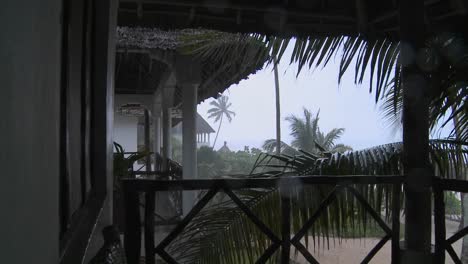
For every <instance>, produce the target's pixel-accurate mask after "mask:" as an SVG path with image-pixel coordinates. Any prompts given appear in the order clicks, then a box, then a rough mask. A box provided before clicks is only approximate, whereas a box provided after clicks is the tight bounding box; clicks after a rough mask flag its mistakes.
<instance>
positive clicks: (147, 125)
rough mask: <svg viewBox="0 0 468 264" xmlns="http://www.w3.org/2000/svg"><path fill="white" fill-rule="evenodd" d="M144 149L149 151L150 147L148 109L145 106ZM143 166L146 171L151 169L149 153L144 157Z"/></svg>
mask: <svg viewBox="0 0 468 264" xmlns="http://www.w3.org/2000/svg"><path fill="white" fill-rule="evenodd" d="M145 151H148V152H151V147H150V113H149V111H148V109H146V108H145ZM145 167H146V171H147V172H150V171H151V155H148V156H146V158H145Z"/></svg>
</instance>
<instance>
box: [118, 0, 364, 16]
mask: <svg viewBox="0 0 468 264" xmlns="http://www.w3.org/2000/svg"><path fill="white" fill-rule="evenodd" d="M120 3H121V4H122V3H127V4H128V3H132V4H133V3H135V1H132V0H122V1H120ZM143 3H144V4H145V5H148V6H150V5H166V6H177V7H188V8H192V7H196V8H214V9H231V10H242V11H254V12H259V13H266V12H265V10H268V11H267V12H273V13H277V14H278V15H280V11H279V10H281V9H285V10H286V12H287V13H288V15H290V16H302V17H308V18H316V19H334V20H343V21H354V20H355V18H354V17H353V16H350V15H345V14H334V13H330V12H314V11H313V10H307V9H299V8H291V7H287V6H283V5H273V6H272V5H268V6H265V5H254V4H243V5H239V4H230V5H229V6H226V5H225V4H223V3H224V2H223V1H203V2H202V3H194V2H193V1H187V0H177V1H172V0H155V1H153V0H151V1H149V0H146V1H143ZM147 11H148V10H145V12H147Z"/></svg>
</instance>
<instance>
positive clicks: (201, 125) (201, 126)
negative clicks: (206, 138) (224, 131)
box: [197, 113, 216, 134]
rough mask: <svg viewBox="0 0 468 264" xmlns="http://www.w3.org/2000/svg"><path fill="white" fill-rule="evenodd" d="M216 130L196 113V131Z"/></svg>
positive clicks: (208, 131) (206, 132)
mask: <svg viewBox="0 0 468 264" xmlns="http://www.w3.org/2000/svg"><path fill="white" fill-rule="evenodd" d="M214 132H216V131H215V130H214V129H213V128H212V127H211V126H210V124H208V122H206V120H205V119H204V118H203V117H202V116H201V115H200V114H199V113H197V133H205V134H210V133H214Z"/></svg>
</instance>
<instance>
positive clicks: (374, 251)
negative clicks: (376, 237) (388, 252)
mask: <svg viewBox="0 0 468 264" xmlns="http://www.w3.org/2000/svg"><path fill="white" fill-rule="evenodd" d="M390 238H392V236H391V234H390V235H386V236H384V237H383V238H382V239H381V240H380V241H379V243H377V245H375V247H374V248H373V249H372V250H371V251H369V253H368V254H367V256H366V257H365V258H364V260H362V262H361V263H362V264H367V263H369V262H370V261H371V260H372V258H373V257H374V256H375V254H377V252H379V250H380V249H381V248H382V247H383V246H384V245H385V243H387V241H388V240H390Z"/></svg>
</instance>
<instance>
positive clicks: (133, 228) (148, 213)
mask: <svg viewBox="0 0 468 264" xmlns="http://www.w3.org/2000/svg"><path fill="white" fill-rule="evenodd" d="M403 179H404V177H403V176H395V175H390V176H377V177H376V176H301V177H284V178H248V179H199V180H149V179H125V180H124V181H123V187H124V191H125V206H126V208H127V214H126V228H125V237H124V241H125V250H126V255H127V259H128V263H129V264H133V263H138V261H139V258H140V250H141V249H140V248H141V226H140V223H141V220H140V212H139V210H138V204H139V195H140V194H142V193H144V194H145V200H146V206H145V210H144V241H145V256H146V263H147V264H154V263H155V255H156V254H157V255H159V256H160V257H161V258H162V259H164V260H165V261H166V262H167V263H170V264H176V263H179V262H177V261H176V260H175V259H174V258H173V257H172V256H171V255H170V254H168V253H167V252H166V247H167V246H168V245H169V244H170V243H171V242H172V241H173V240H174V239H175V238H176V237H177V236H178V235H179V234H181V233H182V232H183V230H184V228H185V227H187V226H188V225H189V223H190V222H191V221H192V220H193V219H194V217H195V216H196V215H197V214H198V213H199V212H200V211H201V210H202V209H203V208H204V207H205V206H206V205H207V204H208V202H209V201H210V200H211V199H212V198H213V197H214V196H215V195H216V194H217V193H218V192H224V193H225V194H226V195H227V196H229V197H230V198H231V199H232V201H233V202H234V203H235V204H236V205H237V206H238V207H239V209H240V210H241V211H242V212H243V213H244V214H245V215H246V216H247V217H248V218H249V219H250V220H251V221H252V222H253V223H254V224H255V225H256V226H257V227H258V228H259V230H261V231H262V232H263V233H264V234H265V235H266V236H267V237H268V238H269V239H270V240H271V244H270V246H269V247H268V248H267V249H266V250H265V251H264V252H263V254H262V255H261V256H260V257H259V258H258V259H257V261H256V263H266V262H267V261H268V260H269V259H270V257H271V256H272V255H273V254H274V253H275V252H276V251H278V250H280V251H281V253H280V254H281V263H282V264H285V263H289V258H290V251H291V247H292V246H293V247H295V248H296V249H297V250H298V251H299V252H300V253H301V254H302V255H303V256H304V258H305V259H306V260H307V261H308V262H309V263H318V261H317V259H316V258H315V257H314V256H313V255H312V254H311V253H310V252H309V251H308V250H307V248H306V247H305V246H304V245H303V244H302V242H301V240H302V239H303V238H304V236H305V235H306V234H307V232H308V230H309V229H310V228H311V227H312V226H313V225H314V223H315V222H316V221H317V219H318V218H319V217H320V215H321V214H322V213H323V212H324V211H325V210H326V209H327V207H328V206H329V205H330V204H331V203H332V202H333V201H334V200H335V199H336V197H337V194H339V193H340V192H348V193H349V194H350V195H352V196H354V197H355V198H356V200H357V201H358V202H359V203H360V204H361V205H362V206H363V207H364V209H365V210H366V211H367V212H368V213H369V214H370V215H371V216H372V218H373V219H374V220H375V221H376V222H377V224H378V225H379V226H380V227H381V228H382V230H383V231H384V233H385V235H384V237H383V238H382V239H381V240H380V242H378V243H377V244H376V245H375V247H374V248H373V249H372V250H371V251H370V252H369V253H368V254H367V256H366V257H365V258H364V259H363V261H362V263H368V262H369V261H370V260H371V259H372V258H373V257H374V256H375V255H376V253H377V252H378V251H379V250H380V249H381V248H382V247H383V246H384V244H385V243H386V242H387V241H388V240H391V241H392V242H391V254H392V263H398V262H399V259H400V257H399V253H400V250H399V235H400V220H399V216H400V196H401V195H400V192H401V187H402V183H403ZM299 183H300V184H303V185H332V186H334V188H333V189H332V191H331V192H330V193H329V194H328V196H327V197H326V198H325V199H324V200H323V201H322V202H321V205H320V206H319V207H318V208H317V209H316V211H315V213H313V214H312V215H311V217H310V218H309V219H308V220H307V221H305V224H304V225H303V227H302V228H300V229H299V231H298V232H296V233H292V232H291V220H292V219H291V207H290V205H291V201H290V199H291V198H290V196H289V195H282V196H281V202H280V203H281V211H282V214H281V215H282V216H281V223H282V224H281V235H280V236H278V235H276V234H275V233H274V232H273V231H272V230H271V229H270V228H269V227H268V226H267V225H266V224H265V223H263V222H262V220H261V219H260V218H259V217H258V216H257V215H256V214H255V213H254V212H252V211H251V210H250V209H249V207H248V206H247V205H246V204H245V203H244V202H243V201H242V200H241V199H240V198H239V197H238V196H237V195H236V194H235V193H234V191H235V190H240V189H249V188H279V189H280V191H281V192H282V193H285V192H290V191H291V186H297V184H299ZM356 184H390V185H392V192H393V194H392V197H393V198H392V199H394V200H393V202H392V206H393V208H392V210H391V212H392V217H391V218H392V224H391V227H390V226H389V225H388V224H387V223H386V222H385V221H384V220H383V219H382V218H381V217H380V212H376V211H375V210H374V209H373V208H372V206H371V205H370V204H369V203H368V202H367V201H366V199H365V197H364V196H363V195H362V194H361V193H359V192H358V191H357V190H356V189H355V188H354V187H353V186H354V185H356ZM167 190H173V191H174V190H179V191H189V190H204V191H206V193H205V195H204V196H203V197H202V198H201V199H200V200H199V201H198V202H197V203H196V204H195V206H194V207H193V208H192V210H191V211H190V212H188V213H187V214H186V215H185V217H184V218H183V219H181V221H180V222H179V223H178V224H177V225H176V226H175V228H174V229H173V230H172V231H171V232H170V233H169V234H168V235H167V236H166V237H165V238H164V239H162V240H161V242H160V243H159V244H158V245H155V240H154V235H155V225H154V222H155V219H154V211H155V199H154V198H155V193H156V192H158V191H167Z"/></svg>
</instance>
